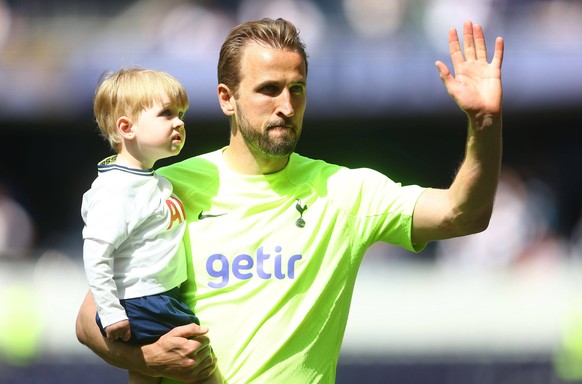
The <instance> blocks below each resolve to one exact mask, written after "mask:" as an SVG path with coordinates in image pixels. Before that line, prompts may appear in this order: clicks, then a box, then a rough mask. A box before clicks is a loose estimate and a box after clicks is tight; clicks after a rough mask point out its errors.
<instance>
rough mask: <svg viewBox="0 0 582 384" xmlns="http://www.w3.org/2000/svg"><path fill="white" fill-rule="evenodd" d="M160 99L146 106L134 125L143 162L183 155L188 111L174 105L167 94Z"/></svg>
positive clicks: (153, 161)
mask: <svg viewBox="0 0 582 384" xmlns="http://www.w3.org/2000/svg"><path fill="white" fill-rule="evenodd" d="M160 100H161V101H156V102H154V103H153V105H152V106H151V107H150V108H147V109H145V110H144V111H143V112H142V113H141V114H140V115H139V117H138V119H137V120H136V121H134V126H133V128H134V132H135V138H136V143H137V147H138V148H139V150H140V153H141V155H142V157H143V161H144V163H151V164H152V165H153V163H155V162H156V161H157V160H160V159H163V158H166V157H170V156H175V155H177V154H179V153H180V151H181V150H182V147H183V146H184V143H185V142H186V130H185V128H184V121H182V118H183V116H184V113H185V112H186V110H185V109H181V107H179V106H178V105H176V104H173V103H172V101H171V99H170V98H169V97H167V96H166V95H164V97H162V98H161V99H160Z"/></svg>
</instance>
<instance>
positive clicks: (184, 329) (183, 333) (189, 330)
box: [168, 323, 208, 339]
mask: <svg viewBox="0 0 582 384" xmlns="http://www.w3.org/2000/svg"><path fill="white" fill-rule="evenodd" d="M206 333H208V328H206V327H201V326H199V325H197V324H194V323H192V324H186V325H181V326H179V327H176V328H174V329H172V330H171V331H170V332H168V335H172V336H177V337H184V338H186V339H189V338H192V337H196V336H200V335H205V334H206Z"/></svg>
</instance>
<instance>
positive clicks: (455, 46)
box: [449, 28, 465, 72]
mask: <svg viewBox="0 0 582 384" xmlns="http://www.w3.org/2000/svg"><path fill="white" fill-rule="evenodd" d="M449 53H450V55H451V61H452V62H453V69H454V70H455V72H457V66H458V65H459V64H461V63H463V62H465V58H464V57H463V52H462V51H461V43H460V42H459V35H458V34H457V29H456V28H451V29H449Z"/></svg>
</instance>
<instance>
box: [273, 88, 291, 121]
mask: <svg viewBox="0 0 582 384" xmlns="http://www.w3.org/2000/svg"><path fill="white" fill-rule="evenodd" d="M278 99H279V100H278V105H277V115H282V116H284V117H291V116H293V115H294V114H295V108H294V107H293V100H292V98H291V92H290V91H289V89H288V88H285V89H284V90H283V92H281V94H280V95H279V97H278Z"/></svg>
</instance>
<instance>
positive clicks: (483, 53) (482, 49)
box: [473, 24, 487, 61]
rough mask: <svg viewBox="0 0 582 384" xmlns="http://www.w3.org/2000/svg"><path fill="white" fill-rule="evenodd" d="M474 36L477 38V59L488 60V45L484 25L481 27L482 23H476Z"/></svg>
mask: <svg viewBox="0 0 582 384" xmlns="http://www.w3.org/2000/svg"><path fill="white" fill-rule="evenodd" d="M473 36H474V39H475V52H476V54H477V60H479V61H487V45H486V43H485V34H484V33H483V27H481V25H479V24H475V26H474V27H473Z"/></svg>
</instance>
